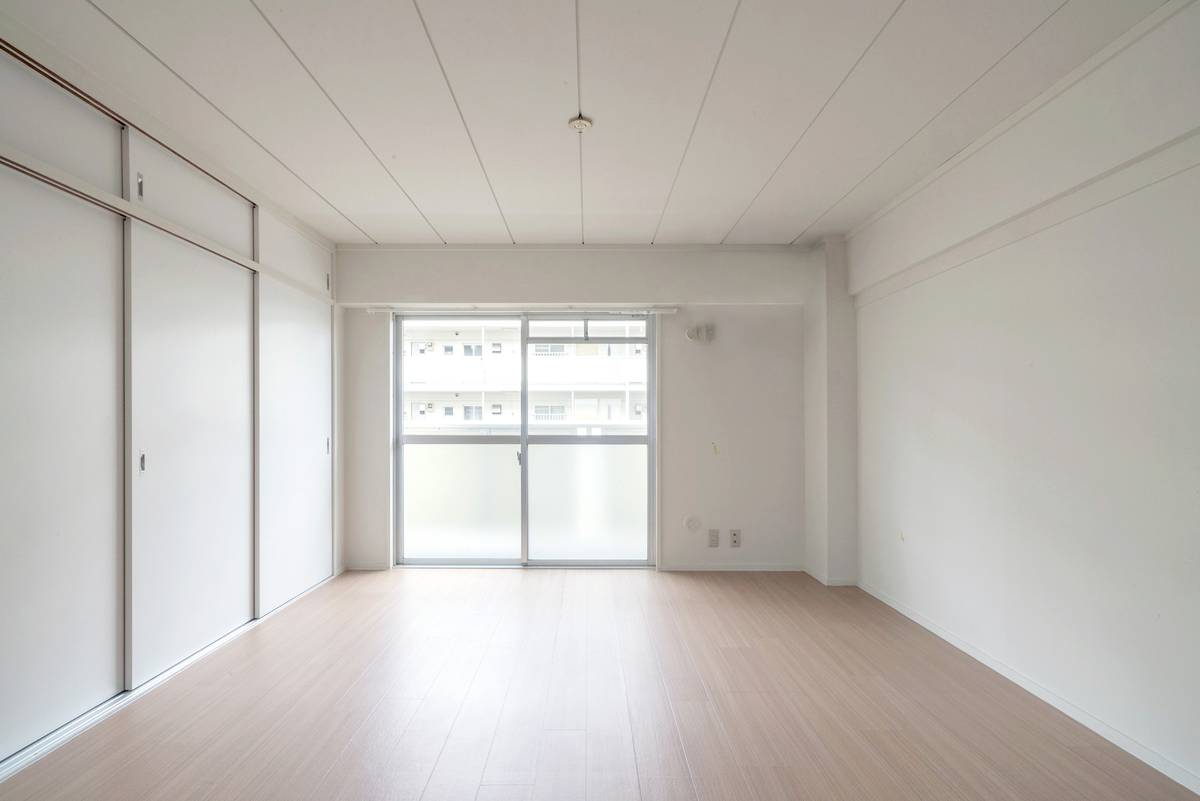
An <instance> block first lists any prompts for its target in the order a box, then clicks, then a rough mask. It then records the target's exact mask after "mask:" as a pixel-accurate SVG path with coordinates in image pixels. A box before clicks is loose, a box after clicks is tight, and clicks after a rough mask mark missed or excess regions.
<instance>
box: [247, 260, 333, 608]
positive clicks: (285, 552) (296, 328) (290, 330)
mask: <svg viewBox="0 0 1200 801" xmlns="http://www.w3.org/2000/svg"><path fill="white" fill-rule="evenodd" d="M331 325H332V316H331V314H330V308H329V304H328V303H326V302H325V301H322V300H319V299H317V298H314V297H312V296H311V295H307V294H305V293H304V292H301V291H300V290H298V289H294V288H292V287H290V286H288V285H286V284H284V283H282V282H281V281H277V280H275V279H273V278H270V277H268V276H265V275H260V276H259V279H258V352H259V357H260V358H259V364H260V368H259V370H260V372H259V399H258V403H259V414H258V419H259V429H258V437H259V457H258V459H259V463H258V485H259V510H258V513H259V528H258V531H259V535H258V537H259V541H258V547H259V551H258V575H259V586H258V614H259V615H260V616H261V615H265V614H266V613H267V612H270V611H271V610H272V609H274V608H276V607H277V606H279V605H280V604H282V603H284V602H285V601H288V600H290V599H291V598H294V597H295V596H297V595H299V594H300V593H302V592H304V591H305V590H307V589H308V588H309V587H311V586H313V585H314V584H316V583H318V582H320V581H322V580H324V579H326V578H329V576H330V575H332V573H333V470H332V464H333V462H332V459H333V457H332V456H331V455H330V437H331V436H332V434H333V432H332V430H331V428H332V419H333V411H332V406H333V392H332V386H331V384H330V381H331V359H332V353H331V331H332V329H331Z"/></svg>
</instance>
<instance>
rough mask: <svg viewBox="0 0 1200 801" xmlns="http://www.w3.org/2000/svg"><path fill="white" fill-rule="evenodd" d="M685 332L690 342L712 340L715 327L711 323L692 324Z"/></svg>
mask: <svg viewBox="0 0 1200 801" xmlns="http://www.w3.org/2000/svg"><path fill="white" fill-rule="evenodd" d="M686 334H687V338H688V339H690V340H691V341H692V342H712V339H713V336H714V335H715V334H716V327H715V326H713V324H712V323H709V324H707V325H694V326H692V327H691V328H689V329H687V331H686Z"/></svg>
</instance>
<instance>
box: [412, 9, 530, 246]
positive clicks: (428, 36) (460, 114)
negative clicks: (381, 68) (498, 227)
mask: <svg viewBox="0 0 1200 801" xmlns="http://www.w3.org/2000/svg"><path fill="white" fill-rule="evenodd" d="M412 4H413V9H414V10H415V11H416V12H417V19H419V20H420V21H421V29H422V30H423V31H424V32H425V41H427V42H429V49H430V50H431V51H433V58H434V61H436V62H437V65H438V70H439V71H440V72H441V73H442V80H443V81H444V82H445V84H446V91H447V92H449V93H450V100H452V101H453V102H454V109H455V111H457V112H458V119H459V122H461V123H462V126H463V131H465V132H466V134H467V141H468V142H470V143H471V150H472V151H473V152H474V153H475V161H476V162H477V163H478V164H479V171H480V172H482V173H483V180H484V183H486V184H487V187H488V191H489V192H491V193H492V202H493V203H495V204H496V213H497V214H499V215H500V222H502V223H504V230H505V231H507V232H508V240H509V242H511V243H512V244H514V245H515V244H517V240H516V238H515V237H514V236H513V233H512V228H510V227H509V225H508V217H506V216H505V214H504V209H503V208H502V207H501V206H500V198H499V197H497V196H496V187H494V186H493V185H492V179H491V176H489V175H488V171H487V167H485V166H484V165H483V157H482V156H480V155H479V147H478V146H477V145H476V144H475V137H474V136H473V135H472V134H471V126H469V125H467V118H466V116H465V115H464V114H463V110H462V106H461V105H459V102H458V95H456V94H455V93H454V87H453V86H452V85H451V84H450V76H449V75H447V74H446V66H445V65H444V64H443V63H442V56H441V54H440V53H438V49H437V45H436V44H434V43H433V34H431V33H430V32H429V25H428V24H427V23H426V22H425V15H424V14H422V13H421V6H420V4H418V2H417V0H412Z"/></svg>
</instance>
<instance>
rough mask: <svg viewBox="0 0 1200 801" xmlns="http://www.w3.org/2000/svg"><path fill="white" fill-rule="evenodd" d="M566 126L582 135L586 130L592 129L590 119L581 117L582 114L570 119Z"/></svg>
mask: <svg viewBox="0 0 1200 801" xmlns="http://www.w3.org/2000/svg"><path fill="white" fill-rule="evenodd" d="M567 125H569V126H571V129H572V130H575V131H579V132H580V133H583V132H584V131H586V130H587V129H588V128H591V127H592V121H591V120H590V119H588V118H587V117H585V116H583V115H582V114H580V115H578V116H575V117H572V118H571V120H570V121H569V122H568V123H567Z"/></svg>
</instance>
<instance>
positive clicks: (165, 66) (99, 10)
mask: <svg viewBox="0 0 1200 801" xmlns="http://www.w3.org/2000/svg"><path fill="white" fill-rule="evenodd" d="M87 3H88V5H90V6H91V7H92V8H94V9H95V10H96V12H97V13H99V14H100V16H102V17H104V18H105V19H106V20H108V21H109V22H110V23H112V25H113V26H114V27H115V28H116V29H117V30H119V31H120V32H121V33H123V34H125V35H126V36H127V37H129V40H130V41H131V42H133V43H134V44H136V45H137V46H138V47H140V48H141V49H142V50H144V51H145V52H146V54H147V55H149V56H150V57H151V58H152V59H154V60H155V61H157V62H158V63H159V64H160V65H161V66H162V68H163V69H165V70H166V71H167V72H169V73H171V74H172V75H174V76H175V78H176V79H177V80H179V82H180V83H182V84H183V85H184V86H186V87H187V88H188V89H191V90H192V92H193V93H195V95H196V97H198V98H200V99H201V100H203V101H204V102H205V103H207V104H208V105H209V107H211V108H212V110H213V111H215V112H217V113H218V114H220V115H221V116H222V117H223V118H224V119H225V121H226V122H228V123H229V124H230V125H232V126H233V127H234V128H237V129H238V130H239V131H241V132H242V135H243V136H245V137H246V138H247V139H249V140H250V141H251V142H253V143H254V144H255V145H257V146H258V148H259V149H260V150H262V152H264V153H266V154H267V155H268V156H270V157H271V158H272V159H274V160H275V162H276V163H277V164H279V166H280V167H283V168H284V169H285V170H287V171H288V172H289V173H291V175H292V177H293V178H295V179H296V180H297V181H299V182H300V183H302V184H304V186H305V187H307V189H308V191H310V192H312V193H313V194H314V195H316V196H317V197H319V198H320V199H321V201H322V202H323V203H325V205H327V206H329V208H331V209H333V210H334V211H335V212H337V213H338V215H339V216H340V217H341V218H342V219H343V220H345V221H346V222H348V223H350V224H351V225H353V226H354V227H355V229H357V230H358V232H359V233H360V234H362V235H363V236H365V237H366V238H367V239H368V240H370V241H371V243H372V244H375V245H378V244H379V241H378V240H376V239H375V237H373V236H371V235H370V234H368V233H367V232H366V231H364V230H363V228H362V226H360V225H359V224H358V223H356V222H355V221H354V220H352V219H350V218H349V217H348V216H347V215H346V213H345V212H344V211H342V210H341V209H339V208H338V207H337V206H335V205H334V204H333V203H332V202H331V201H330V200H329V198H327V197H325V195H323V194H321V193H320V192H319V191H318V190H317V189H316V187H314V186H313V185H312V184H310V183H309V182H308V181H306V180H304V179H303V178H301V177H300V175H299V174H298V173H297V172H296V171H295V170H293V169H292V168H291V167H289V166H288V165H287V164H286V163H285V162H284V160H283V159H281V158H279V156H277V155H275V153H273V152H272V151H271V150H270V148H268V147H267V146H266V145H264V144H263V143H262V142H260V141H259V140H258V139H256V138H255V137H254V135H253V134H251V133H250V132H249V131H247V130H246V129H245V128H243V127H242V126H241V125H239V124H238V123H237V122H236V121H234V119H233V117H230V116H229V115H228V114H226V113H225V112H224V111H223V110H222V109H221V107H220V106H218V105H217V104H216V103H214V102H212V101H211V100H209V99H208V96H207V95H205V94H204V93H203V92H201V91H200V90H199V89H197V88H196V87H195V86H193V85H192V83H191V81H189V80H188V79H187V78H184V77H183V76H182V75H180V74H179V73H178V72H176V71H175V70H174V69H173V68H172V67H171V65H169V64H167V62H165V61H163V60H162V59H161V58H159V56H158V54H157V53H155V52H154V51H153V50H151V49H150V48H149V47H147V46H146V45H145V44H144V43H143V42H142V40H141V39H138V38H137V37H136V36H134V35H133V34H132V33H130V32H129V30H128V29H126V28H125V26H124V25H122V24H121V23H119V22H117V21H116V20H115V19H113V18H112V17H110V16H109V15H108V13H107V12H105V10H104V9H102V8H100V6H98V5H96V3H95V2H93V0H87Z"/></svg>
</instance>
